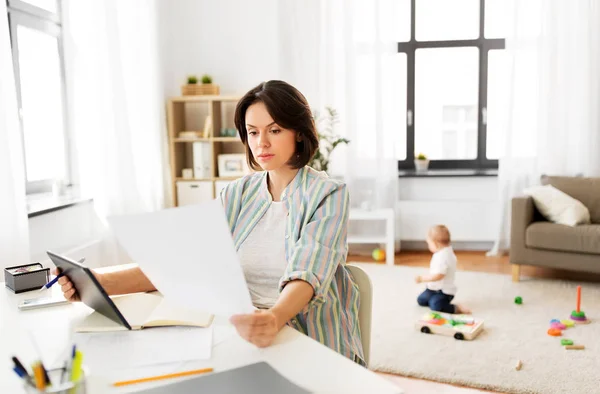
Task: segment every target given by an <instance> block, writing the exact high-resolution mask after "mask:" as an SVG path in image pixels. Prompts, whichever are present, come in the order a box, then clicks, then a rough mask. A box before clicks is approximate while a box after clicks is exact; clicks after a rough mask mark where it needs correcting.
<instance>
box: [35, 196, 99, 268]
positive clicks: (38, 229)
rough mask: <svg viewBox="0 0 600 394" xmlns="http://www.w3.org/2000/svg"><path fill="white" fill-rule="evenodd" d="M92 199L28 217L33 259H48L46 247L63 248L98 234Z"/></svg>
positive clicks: (56, 249) (61, 250) (57, 250)
mask: <svg viewBox="0 0 600 394" xmlns="http://www.w3.org/2000/svg"><path fill="white" fill-rule="evenodd" d="M95 220H96V214H95V212H94V205H93V203H92V202H87V203H82V204H77V205H73V206H71V207H68V208H65V209H61V210H58V211H54V212H50V213H46V214H43V215H40V216H34V217H32V218H30V219H29V250H30V256H31V260H32V261H38V260H45V259H47V258H48V256H47V255H46V251H47V250H52V251H55V252H59V253H60V252H64V251H66V250H69V249H71V248H74V247H77V246H79V245H82V244H85V243H88V242H90V241H91V240H93V239H94V237H95V235H96V234H95V227H94V226H95Z"/></svg>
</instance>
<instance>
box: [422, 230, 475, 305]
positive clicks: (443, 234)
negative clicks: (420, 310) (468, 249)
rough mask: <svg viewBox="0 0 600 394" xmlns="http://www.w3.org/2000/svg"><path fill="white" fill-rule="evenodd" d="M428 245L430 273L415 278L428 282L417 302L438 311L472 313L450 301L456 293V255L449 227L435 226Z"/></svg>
mask: <svg viewBox="0 0 600 394" xmlns="http://www.w3.org/2000/svg"><path fill="white" fill-rule="evenodd" d="M427 246H429V250H430V251H431V253H433V257H432V258H431V265H430V269H429V275H419V276H417V277H416V278H415V281H416V282H417V283H426V284H427V288H426V289H425V291H424V292H423V293H421V294H420V295H419V297H417V302H418V303H419V305H421V306H429V308H431V310H432V311H436V312H446V313H463V314H467V313H471V311H470V310H469V309H467V308H465V307H464V306H461V305H454V304H451V303H450V302H452V299H453V298H454V295H455V294H456V285H455V284H454V275H455V273H456V256H455V255H454V250H452V246H451V245H450V231H448V228H447V227H446V226H444V225H437V226H433V227H432V228H431V229H430V230H429V233H428V234H427Z"/></svg>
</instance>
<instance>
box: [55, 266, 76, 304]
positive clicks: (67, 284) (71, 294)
mask: <svg viewBox="0 0 600 394" xmlns="http://www.w3.org/2000/svg"><path fill="white" fill-rule="evenodd" d="M52 274H53V275H56V276H58V275H59V274H60V269H59V268H55V269H53V270H52ZM58 284H59V285H60V289H61V290H62V292H63V296H64V297H65V298H66V299H67V301H69V302H75V301H81V298H80V297H79V294H78V293H77V289H75V286H73V282H71V279H69V277H68V276H63V277H60V278H58Z"/></svg>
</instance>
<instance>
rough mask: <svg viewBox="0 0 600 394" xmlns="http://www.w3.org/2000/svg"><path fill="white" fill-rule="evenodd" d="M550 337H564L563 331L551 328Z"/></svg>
mask: <svg viewBox="0 0 600 394" xmlns="http://www.w3.org/2000/svg"><path fill="white" fill-rule="evenodd" d="M548 335H551V336H553V337H559V336H561V335H562V331H561V330H559V329H558V328H550V329H549V330H548Z"/></svg>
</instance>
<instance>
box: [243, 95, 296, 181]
mask: <svg viewBox="0 0 600 394" xmlns="http://www.w3.org/2000/svg"><path fill="white" fill-rule="evenodd" d="M246 130H247V131H248V146H249V147H250V151H251V152H252V155H253V156H254V159H255V160H256V162H257V163H258V164H259V165H260V166H261V167H262V169H263V170H265V171H272V170H277V169H280V168H282V167H284V166H286V165H287V163H288V161H289V160H290V159H291V158H292V156H293V155H294V154H296V132H295V131H293V130H289V129H284V128H282V127H280V126H278V125H277V124H276V123H275V121H274V120H273V118H271V115H269V111H267V107H266V106H265V105H264V103H262V102H260V101H259V102H256V103H254V104H252V105H251V106H250V107H248V110H247V111H246Z"/></svg>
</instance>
